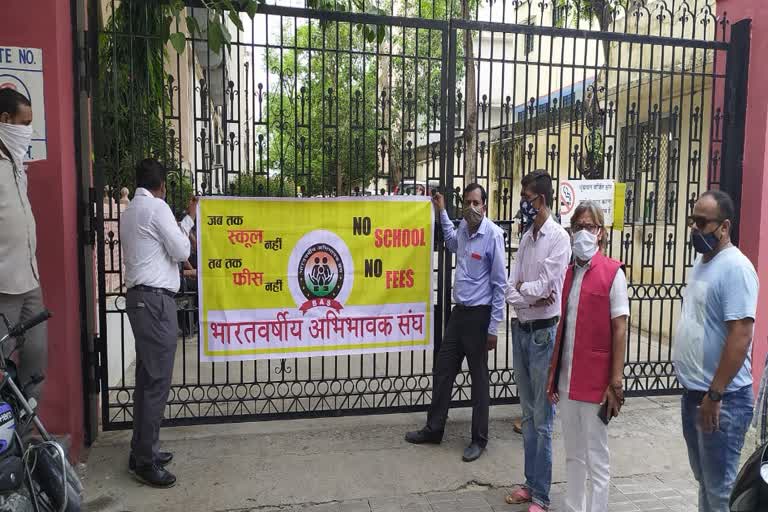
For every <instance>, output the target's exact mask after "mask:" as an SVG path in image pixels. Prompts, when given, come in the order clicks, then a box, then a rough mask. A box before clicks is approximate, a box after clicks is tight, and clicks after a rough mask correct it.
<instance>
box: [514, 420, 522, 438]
mask: <svg viewBox="0 0 768 512" xmlns="http://www.w3.org/2000/svg"><path fill="white" fill-rule="evenodd" d="M512 429H513V430H514V431H515V432H517V433H518V434H520V435H523V418H515V419H514V420H512Z"/></svg>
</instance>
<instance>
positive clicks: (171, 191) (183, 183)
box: [165, 171, 194, 214]
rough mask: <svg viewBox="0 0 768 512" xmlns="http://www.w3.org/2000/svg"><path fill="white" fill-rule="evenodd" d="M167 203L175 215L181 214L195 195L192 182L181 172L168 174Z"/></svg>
mask: <svg viewBox="0 0 768 512" xmlns="http://www.w3.org/2000/svg"><path fill="white" fill-rule="evenodd" d="M165 185H166V197H165V199H166V201H167V202H168V205H169V206H170V207H171V211H173V213H174V214H179V213H181V212H183V211H184V210H185V209H186V208H187V204H189V199H190V198H191V197H192V195H193V194H194V187H193V186H192V180H191V179H190V178H189V176H187V175H186V174H183V173H182V172H180V171H172V172H170V173H168V179H167V180H166V184H165Z"/></svg>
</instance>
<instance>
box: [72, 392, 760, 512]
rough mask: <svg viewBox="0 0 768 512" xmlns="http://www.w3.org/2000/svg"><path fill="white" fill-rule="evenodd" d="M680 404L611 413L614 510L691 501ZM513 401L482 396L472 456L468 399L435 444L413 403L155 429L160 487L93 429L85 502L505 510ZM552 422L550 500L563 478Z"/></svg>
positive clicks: (124, 435)
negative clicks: (418, 439)
mask: <svg viewBox="0 0 768 512" xmlns="http://www.w3.org/2000/svg"><path fill="white" fill-rule="evenodd" d="M678 404H679V399H678V398H675V397H670V398H636V399H630V400H628V401H627V404H626V406H625V409H624V411H623V414H622V417H620V418H619V419H618V420H614V422H612V423H611V426H610V430H609V432H610V445H611V451H612V475H613V484H614V487H613V493H612V498H611V500H612V510H613V511H615V512H623V511H628V510H654V509H655V508H654V507H656V506H659V507H662V506H663V507H665V508H660V510H681V511H684V510H694V508H691V507H692V506H695V503H696V499H695V496H696V487H695V485H694V482H693V481H692V480H691V474H690V469H689V467H688V460H687V455H686V451H685V445H684V442H683V437H682V433H681V429H680V419H679V418H680V413H679V405H678ZM518 410H519V409H518V408H517V407H516V406H499V407H493V408H491V429H490V430H491V439H490V443H489V447H488V448H489V449H488V451H487V452H486V453H485V454H484V455H483V457H481V458H480V459H479V460H478V461H476V462H474V463H470V464H467V463H463V462H462V461H461V453H462V450H463V448H464V446H465V445H466V444H467V443H468V442H469V420H470V412H471V411H470V410H468V409H458V410H454V411H452V412H451V416H450V419H449V425H448V428H447V431H446V437H445V440H444V442H443V444H442V445H440V446H413V445H409V444H407V443H406V442H405V441H404V440H403V435H404V433H405V431H406V430H410V429H414V428H419V427H420V426H422V424H423V423H424V419H425V415H424V414H421V413H417V414H398V415H380V416H363V417H345V418H327V419H309V420H293V421H274V422H257V423H241V424H225V425H207V426H198V427H180V428H172V429H164V430H163V431H162V434H161V438H162V444H163V449H166V450H171V451H173V452H174V453H175V460H174V462H173V463H172V465H171V466H170V467H169V469H170V470H171V471H173V472H174V473H175V474H176V475H177V476H178V478H179V482H178V483H177V485H176V486H175V487H174V488H172V489H168V490H155V489H150V488H147V487H144V486H142V485H140V484H138V483H137V482H135V481H134V480H132V479H131V477H130V476H129V475H128V473H127V456H128V443H129V440H130V433H129V432H109V433H103V434H102V435H101V437H100V439H99V440H98V442H97V443H96V445H95V446H94V447H93V449H92V450H91V452H90V456H89V459H88V461H87V464H86V478H85V483H86V503H87V508H86V510H89V511H94V512H95V511H99V512H126V511H149V510H152V511H178V510H183V511H185V512H197V511H200V512H207V511H252V510H308V511H312V512H323V511H325V512H327V511H334V512H341V511H345V512H353V511H358V510H360V511H376V512H379V511H381V512H389V511H394V510H401V511H405V510H413V511H417V510H419V511H425V512H426V511H435V512H441V511H442V512H449V511H453V510H467V511H477V512H479V511H485V510H505V511H515V510H517V509H515V507H511V506H508V505H506V504H504V502H503V495H504V492H505V491H506V489H508V488H509V487H511V486H513V485H515V484H517V483H519V482H520V480H521V479H522V463H523V448H522V438H521V437H520V436H519V435H517V434H515V433H514V432H513V430H512V419H513V418H514V416H515V415H516V414H517V412H518ZM559 428H560V427H559V424H558V425H557V429H556V432H555V439H554V471H553V482H555V485H554V488H553V505H554V509H555V510H557V509H560V507H559V503H560V500H561V496H562V493H563V490H564V485H563V484H562V483H563V482H564V480H565V471H564V459H565V456H564V450H563V445H562V438H561V434H560V430H559ZM746 451H751V445H748V446H747V448H746V449H745V452H746ZM470 505H471V506H470Z"/></svg>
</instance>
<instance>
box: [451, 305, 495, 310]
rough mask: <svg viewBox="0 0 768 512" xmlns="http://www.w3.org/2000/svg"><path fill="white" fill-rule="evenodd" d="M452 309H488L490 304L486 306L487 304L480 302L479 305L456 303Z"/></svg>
mask: <svg viewBox="0 0 768 512" xmlns="http://www.w3.org/2000/svg"><path fill="white" fill-rule="evenodd" d="M453 309H454V310H456V311H483V310H487V311H490V310H491V306H488V305H487V304H481V305H479V306H465V305H464V304H456V306H455V307H454V308H453Z"/></svg>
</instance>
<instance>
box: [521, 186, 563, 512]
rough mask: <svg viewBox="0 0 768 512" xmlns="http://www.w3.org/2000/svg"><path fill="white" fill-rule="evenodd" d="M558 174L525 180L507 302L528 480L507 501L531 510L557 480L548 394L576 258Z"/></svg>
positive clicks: (536, 511)
mask: <svg viewBox="0 0 768 512" xmlns="http://www.w3.org/2000/svg"><path fill="white" fill-rule="evenodd" d="M553 194H554V190H553V188H552V178H551V177H550V176H549V174H547V173H546V172H545V171H534V172H532V173H530V174H528V175H527V176H525V177H524V178H523V180H522V193H521V200H520V211H521V213H522V215H523V217H524V218H523V224H524V225H528V226H529V227H528V229H527V230H526V232H525V233H524V234H523V237H522V239H521V240H520V248H519V249H518V251H517V256H516V258H515V265H514V267H513V268H512V271H511V273H510V277H509V282H508V283H507V293H506V298H507V303H508V304H510V305H511V306H512V307H514V308H515V312H516V313H517V321H515V322H513V324H512V364H513V365H514V369H515V382H516V383H517V391H518V394H519V396H520V405H521V408H522V410H523V448H524V451H525V484H524V485H521V486H520V487H518V488H517V489H515V490H514V491H513V492H512V494H510V495H509V496H507V503H509V504H521V503H530V507H529V509H528V510H529V512H541V511H544V510H547V509H548V508H549V503H550V499H549V489H550V486H551V482H552V423H553V421H554V416H555V411H554V406H553V405H552V404H551V403H550V402H549V399H548V397H547V378H548V376H549V362H550V360H551V359H552V352H553V349H554V342H555V334H556V330H557V323H558V321H559V319H560V308H561V298H560V295H561V293H562V289H563V281H564V279H565V272H566V270H567V268H568V263H569V262H570V259H571V241H570V238H569V236H568V233H566V232H565V230H564V229H563V228H562V226H560V224H558V223H557V222H556V221H555V219H554V218H553V216H552V213H551V211H550V209H549V205H550V204H552V196H553Z"/></svg>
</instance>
